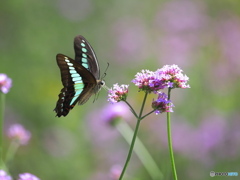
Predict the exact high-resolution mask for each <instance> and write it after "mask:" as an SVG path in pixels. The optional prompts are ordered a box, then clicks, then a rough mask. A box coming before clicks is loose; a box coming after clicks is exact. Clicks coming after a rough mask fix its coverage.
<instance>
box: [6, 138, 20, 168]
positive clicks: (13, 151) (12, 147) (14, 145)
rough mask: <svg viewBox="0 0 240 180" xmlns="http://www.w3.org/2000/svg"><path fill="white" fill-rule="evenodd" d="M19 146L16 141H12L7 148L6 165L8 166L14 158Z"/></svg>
mask: <svg viewBox="0 0 240 180" xmlns="http://www.w3.org/2000/svg"><path fill="white" fill-rule="evenodd" d="M19 146H20V144H19V142H18V141H16V140H13V141H12V142H11V144H10V146H9V148H8V151H7V155H6V160H5V162H6V164H7V165H8V164H9V163H10V162H11V161H12V159H13V158H14V156H15V154H16V152H17V150H18V148H19Z"/></svg>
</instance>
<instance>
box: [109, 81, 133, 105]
mask: <svg viewBox="0 0 240 180" xmlns="http://www.w3.org/2000/svg"><path fill="white" fill-rule="evenodd" d="M128 86H129V85H125V84H122V85H120V86H119V85H118V83H116V84H114V85H113V88H111V89H110V90H109V91H108V101H109V102H111V103H112V104H113V103H117V102H119V101H123V100H126V99H127V94H128Z"/></svg>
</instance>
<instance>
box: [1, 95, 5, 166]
mask: <svg viewBox="0 0 240 180" xmlns="http://www.w3.org/2000/svg"><path fill="white" fill-rule="evenodd" d="M0 94H1V107H0V109H1V110H0V111H1V115H0V168H5V165H4V163H3V121H4V111H5V94H4V93H1V92H0Z"/></svg>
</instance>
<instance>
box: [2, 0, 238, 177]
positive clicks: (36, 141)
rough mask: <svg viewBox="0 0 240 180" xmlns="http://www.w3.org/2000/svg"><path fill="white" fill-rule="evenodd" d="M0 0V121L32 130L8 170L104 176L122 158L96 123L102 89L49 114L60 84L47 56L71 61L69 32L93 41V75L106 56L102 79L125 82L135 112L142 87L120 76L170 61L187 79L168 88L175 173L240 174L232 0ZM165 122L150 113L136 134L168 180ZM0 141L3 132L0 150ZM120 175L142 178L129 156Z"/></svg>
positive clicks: (122, 149) (118, 143)
mask: <svg viewBox="0 0 240 180" xmlns="http://www.w3.org/2000/svg"><path fill="white" fill-rule="evenodd" d="M0 4H1V5H0V54H1V63H0V73H6V74H7V75H8V76H9V77H10V78H12V80H13V87H12V88H11V90H10V92H9V93H8V94H7V98H6V113H5V126H6V128H7V127H9V126H10V125H11V124H14V123H21V124H22V125H24V126H25V127H26V128H27V129H28V130H29V131H31V133H32V139H31V141H30V142H29V144H28V145H26V146H22V147H20V149H19V151H18V152H17V154H16V157H15V159H14V161H13V162H12V163H11V164H9V165H8V167H9V170H10V173H11V174H12V175H13V176H16V175H17V174H19V173H22V172H30V173H32V174H35V175H36V176H38V177H39V178H41V179H42V180H53V179H58V180H66V179H71V180H79V179H81V180H82V179H84V180H108V179H111V177H110V176H111V175H110V174H111V171H112V170H111V169H112V168H113V167H116V165H119V166H123V164H124V162H125V158H126V155H127V151H128V148H129V146H128V144H127V143H126V142H125V140H124V139H123V138H122V136H121V135H120V133H119V132H118V131H117V130H116V129H115V128H114V127H110V126H109V125H108V124H107V123H106V121H104V120H102V119H104V118H103V117H104V115H105V114H104V113H102V112H103V109H104V108H107V107H109V106H108V102H107V92H106V91H105V90H102V91H101V93H100V95H99V98H98V100H97V101H96V102H95V103H92V101H93V98H92V99H90V100H89V102H87V103H86V104H85V105H84V106H77V107H75V108H74V109H73V110H72V111H71V112H70V114H69V115H68V116H67V117H65V118H64V117H62V118H56V117H55V113H54V112H53V109H54V107H55V104H56V101H57V99H58V94H59V92H60V89H61V88H62V84H61V77H60V71H59V69H58V67H57V64H56V60H55V56H56V54H57V53H63V54H66V55H68V56H70V57H72V58H74V51H73V38H74V37H75V36H76V35H78V34H81V35H83V36H84V37H85V38H86V39H87V40H88V41H89V42H90V44H91V45H92V46H93V48H94V50H95V52H96V54H97V57H98V60H99V63H100V66H101V69H102V70H101V72H104V70H105V69H106V67H107V63H110V66H109V68H108V71H107V76H106V77H105V81H106V84H107V86H109V87H111V86H112V84H113V83H117V82H118V83H120V84H130V90H129V96H128V100H129V102H130V103H131V104H133V106H134V107H136V109H139V104H140V103H141V100H142V96H143V93H141V92H138V89H137V87H134V86H133V84H132V83H131V82H130V81H131V80H132V79H133V78H134V75H135V74H136V73H137V72H139V71H140V70H141V69H149V70H152V71H155V70H157V69H158V68H161V67H162V66H163V65H165V64H177V65H179V66H180V67H181V68H182V69H183V70H184V73H186V74H187V76H188V77H189V78H190V82H189V84H190V86H191V89H185V90H182V89H176V90H173V94H172V101H173V103H174V105H175V108H174V113H173V114H172V123H173V125H172V126H173V127H172V128H173V133H172V134H173V143H174V149H175V158H176V166H177V171H178V175H179V179H197V180H202V179H205V180H206V179H211V177H210V176H209V173H210V171H215V172H230V171H233V172H234V171H235V172H238V173H240V171H239V167H240V161H239V160H240V154H239V151H240V141H239V137H240V131H239V127H240V121H239V105H240V101H239V92H240V83H239V78H240V1H238V0H231V1H224V0H218V1H207V0H192V1H191V0H170V1H157V0H155V1H154V0H153V1H136V0H131V1H128V0H122V1H97V0H79V1H76V0H68V1H64V0H52V1H48V0H42V1H30V0H24V1H23V0H22V1H19V0H11V1H2V2H1V3H0ZM153 97H154V96H153ZM151 101H152V97H151V98H149V102H148V107H147V108H148V109H147V110H146V112H148V110H151V107H150V104H151ZM104 112H105V113H107V111H104ZM100 117H102V118H100ZM165 121H166V114H162V115H158V116H156V115H154V114H152V115H151V116H149V117H148V118H146V119H145V120H144V121H143V122H142V125H141V127H140V131H139V137H140V138H141V139H142V141H143V143H144V144H145V145H146V147H147V148H148V150H149V151H150V153H151V154H152V156H153V157H154V159H155V160H156V162H157V164H158V166H159V167H160V169H161V170H162V171H163V173H164V175H165V179H172V178H171V177H172V175H171V169H170V161H169V155H168V147H167V136H166V123H165ZM135 122H136V121H135V119H134V118H133V116H130V118H129V120H128V123H129V124H130V125H131V126H132V127H134V124H135ZM7 146H8V140H7V138H6V143H5V151H6V149H7ZM217 178H218V177H216V178H215V179H217ZM126 179H134V180H135V179H137V180H148V179H150V177H149V175H148V173H147V172H146V170H145V168H144V166H143V165H142V164H141V162H140V161H139V160H138V158H137V157H136V156H135V155H133V158H132V160H131V163H130V165H129V169H128V171H127V176H126ZM228 179H231V178H230V177H229V178H228ZM235 179H236V178H235Z"/></svg>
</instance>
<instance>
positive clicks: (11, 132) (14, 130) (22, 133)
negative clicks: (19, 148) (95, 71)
mask: <svg viewBox="0 0 240 180" xmlns="http://www.w3.org/2000/svg"><path fill="white" fill-rule="evenodd" d="M7 135H8V137H9V138H11V139H14V140H16V141H17V142H19V144H21V145H26V144H28V141H29V140H30V138H31V133H30V132H29V131H28V130H26V129H25V128H24V127H23V126H22V125H21V124H13V125H12V126H11V127H10V128H9V129H8V132H7Z"/></svg>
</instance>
